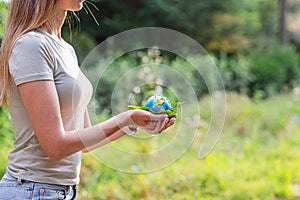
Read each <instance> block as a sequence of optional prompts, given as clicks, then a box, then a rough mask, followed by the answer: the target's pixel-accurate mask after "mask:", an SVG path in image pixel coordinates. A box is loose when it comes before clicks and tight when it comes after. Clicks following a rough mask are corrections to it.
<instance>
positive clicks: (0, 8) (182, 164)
mask: <svg viewBox="0 0 300 200" xmlns="http://www.w3.org/2000/svg"><path fill="white" fill-rule="evenodd" d="M8 5H9V4H8V3H4V2H0V38H2V37H3V31H4V21H5V19H6V16H7V8H8ZM149 26H155V27H163V28H170V29H173V30H176V31H179V32H181V33H184V34H186V35H188V36H189V37H191V38H193V39H195V40H196V41H197V42H199V44H201V45H202V46H203V47H204V48H205V49H206V51H207V52H208V53H209V55H210V56H211V57H212V58H213V60H214V62H215V64H216V66H217V67H218V69H219V70H220V73H221V76H222V79H223V82H224V85H225V89H226V119H225V124H224V128H223V131H222V136H221V138H220V140H219V142H218V144H217V146H216V148H215V149H214V151H213V152H212V153H211V154H210V155H209V156H208V157H207V158H205V159H204V160H201V159H199V158H198V151H199V147H200V144H201V142H202V140H201V139H203V138H202V137H203V134H205V133H206V132H207V130H208V129H209V123H210V117H211V113H210V110H204V111H203V112H202V113H201V123H200V125H199V126H198V127H196V129H197V131H198V134H197V137H196V138H195V141H194V143H193V145H192V146H191V147H190V148H189V149H188V150H187V152H186V153H185V154H184V155H183V156H182V157H181V158H180V159H179V160H177V161H176V162H174V163H173V164H172V165H170V166H168V167H166V168H164V169H161V170H159V171H157V172H153V173H149V174H127V173H122V172H119V171H118V170H114V169H111V168H109V167H107V166H105V165H104V164H101V163H99V162H98V161H97V160H95V159H94V158H93V157H92V156H91V155H89V154H86V155H84V156H83V163H82V172H81V184H80V190H79V199H93V200H94V199H95V200H98V199H99V200H100V199H118V200H119V199H120V200H122V199H145V200H146V199H147V200H148V199H149V200H152V199H241V200H244V199H300V170H299V169H300V151H299V148H300V119H299V115H300V107H299V102H300V85H299V80H300V79H299V77H300V66H299V64H300V63H299V62H300V60H299V52H300V1H299V0H240V1H237V0H226V1H221V0H187V1H182V0H151V1H150V0H149V1H146V0H128V1H121V0H99V1H96V0H87V1H86V2H85V5H84V9H83V10H82V11H80V12H78V13H69V15H68V18H67V21H66V24H65V26H64V28H63V35H64V38H65V40H67V41H69V42H70V43H71V44H72V45H73V46H74V48H75V49H76V52H77V54H78V58H79V62H80V64H81V63H82V62H83V60H84V58H85V57H86V56H87V54H88V53H89V52H90V51H91V50H92V49H93V48H94V47H95V46H96V45H97V44H99V43H100V42H102V41H104V40H105V39H107V38H109V37H111V36H113V35H115V34H117V33H120V32H122V31H125V30H128V29H133V28H139V27H149ZM154 50H155V49H154ZM151 51H153V49H144V50H139V51H137V52H131V53H130V54H128V55H124V56H122V57H121V58H119V60H118V63H119V64H118V66H119V67H121V68H120V69H122V70H123V71H122V70H120V71H115V70H114V71H113V72H111V73H122V72H124V70H125V71H126V70H128V69H130V67H132V66H137V65H140V64H141V63H143V60H145V58H146V59H147V62H158V63H161V64H164V65H167V66H170V67H173V68H174V69H175V70H178V71H180V70H182V69H188V70H184V75H185V76H186V77H187V78H188V80H190V82H191V85H192V86H193V88H194V89H195V92H196V94H197V97H198V100H199V104H200V108H209V107H210V105H211V102H210V98H209V94H208V90H207V87H206V85H205V83H204V82H203V80H202V79H201V78H200V79H199V76H197V75H195V73H194V71H193V69H192V68H190V67H187V68H185V65H187V63H186V62H184V59H182V58H180V57H177V56H176V55H175V56H174V55H169V54H168V53H165V52H162V51H160V52H159V53H157V54H155V56H153V54H151ZM149 52H150V53H149ZM157 60H158V61H157ZM108 73H109V72H108ZM116 81H117V80H114V79H113V78H112V76H104V77H103V78H102V79H101V84H103V85H105V87H102V88H101V89H100V90H99V91H97V92H96V99H97V105H98V108H99V113H100V114H99V115H100V116H99V117H100V118H101V119H106V118H108V117H109V116H111V113H112V112H111V108H110V101H111V99H110V96H111V93H112V90H113V86H114V84H115V83H116ZM153 89H154V88H153V86H151V85H148V86H147V87H146V90H147V91H151V90H153ZM147 91H144V93H143V94H146V92H147ZM140 101H141V100H140ZM181 120H183V119H181ZM178 124H179V123H178ZM168 134H172V129H170V130H169V131H167V132H166V135H168ZM13 139H14V134H13V130H12V126H11V122H10V117H9V110H8V109H7V108H3V107H2V108H0V142H1V151H0V160H1V161H2V162H1V164H0V175H2V174H3V173H4V171H5V168H6V164H7V155H8V153H9V151H10V150H11V149H12V146H13ZM120 142H121V143H122V144H127V145H130V144H132V143H135V142H136V141H135V140H133V139H130V138H129V139H128V138H122V139H121V140H120ZM117 143H118V142H117ZM149 149H151V147H150V146H147V145H145V144H144V143H141V144H139V146H138V148H137V151H139V152H146V151H147V150H149ZM112 159H118V158H112Z"/></svg>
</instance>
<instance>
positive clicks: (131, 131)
mask: <svg viewBox="0 0 300 200" xmlns="http://www.w3.org/2000/svg"><path fill="white" fill-rule="evenodd" d="M121 130H122V131H123V132H124V133H125V134H126V135H133V134H135V133H136V132H137V130H138V126H135V125H129V126H125V127H123V128H122V129H121Z"/></svg>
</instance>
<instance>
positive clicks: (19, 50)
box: [9, 33, 54, 85]
mask: <svg viewBox="0 0 300 200" xmlns="http://www.w3.org/2000/svg"><path fill="white" fill-rule="evenodd" d="M53 63H54V62H53V58H52V56H51V53H50V51H49V49H48V48H47V45H46V44H45V42H44V41H43V39H42V38H41V37H40V36H38V35H33V34H30V33H28V34H25V35H23V36H21V37H20V38H19V39H18V40H17V41H16V43H15V45H14V47H13V49H12V52H11V55H10V59H9V72H10V74H11V76H12V77H13V79H14V81H15V83H16V85H20V84H22V83H26V82H32V81H38V80H53V79H54V78H53V70H54V67H53Z"/></svg>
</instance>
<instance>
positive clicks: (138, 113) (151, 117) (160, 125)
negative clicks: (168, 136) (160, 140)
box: [131, 110, 176, 134]
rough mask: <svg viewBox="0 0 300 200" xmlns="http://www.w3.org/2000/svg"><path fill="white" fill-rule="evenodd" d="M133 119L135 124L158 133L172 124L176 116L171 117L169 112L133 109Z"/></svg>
mask: <svg viewBox="0 0 300 200" xmlns="http://www.w3.org/2000/svg"><path fill="white" fill-rule="evenodd" d="M131 120H132V121H133V123H134V125H136V126H138V127H140V128H141V129H143V130H145V131H146V132H148V133H150V134H158V133H161V132H162V131H164V130H166V129H167V128H169V127H170V126H172V125H173V124H174V123H175V121H176V116H174V117H171V118H169V117H168V115H167V114H153V113H151V112H148V111H144V110H133V111H132V113H131Z"/></svg>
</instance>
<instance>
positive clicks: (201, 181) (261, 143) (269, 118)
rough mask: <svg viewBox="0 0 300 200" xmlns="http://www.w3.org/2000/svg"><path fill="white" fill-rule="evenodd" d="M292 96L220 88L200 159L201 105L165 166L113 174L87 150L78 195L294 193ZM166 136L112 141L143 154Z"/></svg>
mask: <svg viewBox="0 0 300 200" xmlns="http://www.w3.org/2000/svg"><path fill="white" fill-rule="evenodd" d="M299 101H300V98H299V97H298V96H296V95H294V94H288V95H282V96H275V97H272V98H270V99H267V100H263V101H259V102H254V101H252V100H250V99H248V98H247V97H245V96H243V95H237V94H234V93H228V94H227V104H226V106H227V113H226V120H225V125H224V128H223V132H222V136H221V138H220V140H219V142H218V144H217V146H216V148H215V149H214V151H213V152H212V153H211V154H209V156H208V157H206V158H205V159H202V160H201V159H199V157H198V153H199V149H200V145H201V142H202V138H203V137H202V136H203V133H205V131H207V127H208V126H207V125H208V124H209V119H210V111H209V110H203V112H202V113H201V115H202V116H201V119H202V123H201V124H202V126H201V127H198V134H197V137H196V138H195V140H194V142H193V144H192V145H191V146H190V147H189V148H188V149H187V151H186V152H185V153H184V154H183V156H181V157H180V158H178V159H177V160H176V161H174V162H172V164H171V165H168V166H166V167H164V168H162V169H160V170H156V171H154V172H151V173H125V172H120V171H118V170H115V169H113V168H110V167H108V166H106V165H105V164H103V163H101V162H99V161H98V160H97V159H95V157H94V156H93V155H92V154H84V156H83V162H82V171H81V184H80V186H79V197H78V199H79V200H83V199H84V200H104V199H105V200H123V199H140V200H165V199H176V200H184V199H193V200H194V199H196V200H197V199H199V200H202V199H212V200H214V199H230V200H231V199H232V200H247V199H249V200H250V199H251V200H256V199H262V200H265V199H266V200H268V199H269V200H275V199H278V200H279V199H280V200H283V199H297V198H300V197H299V196H297V194H296V191H295V190H294V188H295V187H298V186H299V185H300V171H299V166H300V151H299V147H300V107H299ZM209 106H210V99H209V98H203V99H202V100H201V102H200V108H209ZM186 109H187V110H190V109H191V110H192V108H188V107H186ZM2 117H3V116H2ZM6 117H7V116H6ZM5 119H6V120H7V118H5ZM1 120H2V121H3V118H1V119H0V122H1ZM180 120H182V122H184V120H183V119H179V121H178V122H177V123H178V124H184V123H180ZM203 124H204V125H203ZM1 126H3V124H1ZM182 126H184V125H182ZM6 128H7V125H6ZM173 128H176V127H173ZM1 130H2V129H1ZM188 130H193V129H188ZM187 134H192V133H187ZM1 140H3V138H1ZM171 140H172V129H171V130H170V131H169V132H167V133H165V134H163V135H160V136H159V137H155V138H152V140H135V139H133V138H130V137H124V138H123V139H121V140H120V141H117V142H115V143H114V144H113V145H115V146H119V147H122V148H124V149H126V150H128V151H131V150H132V151H134V152H136V151H137V152H149V151H151V150H152V149H155V148H157V147H158V146H159V145H166V144H168V143H169V142H170V141H171ZM3 141H4V140H3ZM9 141H11V140H10V139H9V140H5V142H4V145H3V147H2V148H1V154H0V158H1V160H3V161H5V162H6V156H7V153H8V151H9V150H10V149H11V144H9ZM99 150H100V151H101V149H99ZM108 155H110V154H109V153H108ZM159 159H160V158H159V157H158V161H160V160H159ZM162 159H165V157H163V158H162ZM111 160H114V161H115V163H117V164H119V165H120V166H122V165H123V163H122V162H123V159H122V158H121V157H120V156H119V157H116V156H113V154H111ZM5 162H2V163H1V165H0V172H1V173H3V171H4V170H5V168H4V167H5ZM145 162H146V161H145ZM3 163H4V164H3Z"/></svg>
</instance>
